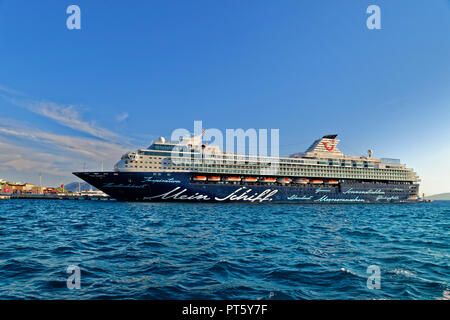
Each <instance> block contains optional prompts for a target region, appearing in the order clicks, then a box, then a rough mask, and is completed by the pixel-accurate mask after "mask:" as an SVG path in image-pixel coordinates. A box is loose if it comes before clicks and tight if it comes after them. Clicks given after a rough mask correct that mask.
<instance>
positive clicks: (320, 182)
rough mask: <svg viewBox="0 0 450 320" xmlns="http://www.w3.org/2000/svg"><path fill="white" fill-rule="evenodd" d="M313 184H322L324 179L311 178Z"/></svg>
mask: <svg viewBox="0 0 450 320" xmlns="http://www.w3.org/2000/svg"><path fill="white" fill-rule="evenodd" d="M311 183H312V184H322V183H323V181H322V180H311Z"/></svg>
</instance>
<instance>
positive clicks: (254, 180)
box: [242, 177, 258, 182]
mask: <svg viewBox="0 0 450 320" xmlns="http://www.w3.org/2000/svg"><path fill="white" fill-rule="evenodd" d="M242 181H244V182H257V181H258V178H254V177H245V178H244V179H242Z"/></svg>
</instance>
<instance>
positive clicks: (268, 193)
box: [214, 187, 278, 202]
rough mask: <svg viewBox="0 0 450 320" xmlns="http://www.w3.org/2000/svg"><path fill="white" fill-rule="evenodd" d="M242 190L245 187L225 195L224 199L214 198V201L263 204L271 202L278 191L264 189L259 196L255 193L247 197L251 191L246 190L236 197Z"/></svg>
mask: <svg viewBox="0 0 450 320" xmlns="http://www.w3.org/2000/svg"><path fill="white" fill-rule="evenodd" d="M244 189H247V188H246V187H242V188H239V189H237V190H235V191H233V192H232V193H230V194H229V195H227V196H226V197H225V198H219V197H215V198H214V199H215V200H216V201H225V200H230V201H238V200H244V201H250V202H255V201H259V202H264V201H272V198H271V197H272V196H273V195H274V194H275V193H277V192H278V190H271V189H266V190H264V191H263V192H261V193H260V194H258V193H257V192H255V193H254V194H252V195H249V193H251V192H252V189H247V190H245V191H244V192H243V193H241V194H240V195H237V193H238V192H240V191H242V190H244Z"/></svg>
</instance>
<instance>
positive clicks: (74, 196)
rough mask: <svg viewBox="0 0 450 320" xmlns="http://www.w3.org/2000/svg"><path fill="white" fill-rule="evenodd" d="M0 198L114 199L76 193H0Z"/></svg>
mask: <svg viewBox="0 0 450 320" xmlns="http://www.w3.org/2000/svg"><path fill="white" fill-rule="evenodd" d="M0 199H45V200H97V201H115V199H113V198H111V197H110V196H99V195H77V194H0Z"/></svg>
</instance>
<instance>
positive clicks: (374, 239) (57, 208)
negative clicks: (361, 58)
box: [0, 200, 450, 299]
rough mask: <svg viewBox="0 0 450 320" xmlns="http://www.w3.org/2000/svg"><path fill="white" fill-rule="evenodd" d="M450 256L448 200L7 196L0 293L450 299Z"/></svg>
mask: <svg viewBox="0 0 450 320" xmlns="http://www.w3.org/2000/svg"><path fill="white" fill-rule="evenodd" d="M449 263H450V202H445V201H441V202H435V203H422V204H416V205H406V204H403V205H271V204H265V205H254V204H193V203H119V202H106V201H62V200H0V299H124V298H126V299H449V298H450V268H449V267H450V265H449ZM69 265H77V266H79V268H80V272H81V279H80V289H73V290H69V289H68V288H67V278H68V277H69V276H70V275H71V274H70V273H67V272H66V271H67V267H68V266H69ZM371 265H376V266H378V267H379V268H380V286H381V287H380V289H369V288H368V287H367V279H368V277H369V276H370V274H368V273H367V268H368V267H369V266H371Z"/></svg>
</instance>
